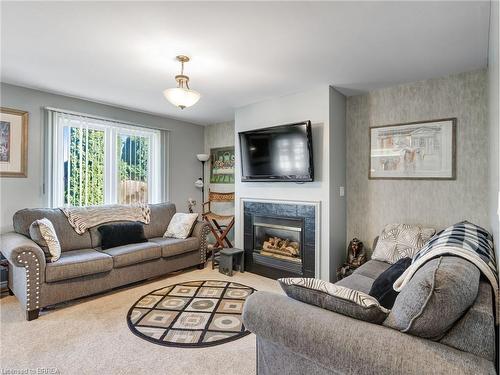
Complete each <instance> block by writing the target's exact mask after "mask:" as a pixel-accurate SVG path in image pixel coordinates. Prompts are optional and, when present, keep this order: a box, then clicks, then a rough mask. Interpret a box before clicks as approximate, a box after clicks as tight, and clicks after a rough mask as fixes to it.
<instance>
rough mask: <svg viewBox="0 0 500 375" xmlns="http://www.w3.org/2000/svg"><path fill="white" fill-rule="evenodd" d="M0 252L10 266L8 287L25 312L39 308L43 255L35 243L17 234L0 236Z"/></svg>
mask: <svg viewBox="0 0 500 375" xmlns="http://www.w3.org/2000/svg"><path fill="white" fill-rule="evenodd" d="M0 252H1V253H2V254H3V256H4V257H5V258H6V259H7V260H8V261H9V263H10V264H11V265H12V267H13V268H12V269H11V271H12V272H13V274H14V277H13V278H12V280H14V283H15V284H16V285H9V288H11V290H13V291H14V294H16V296H17V297H18V299H19V300H20V301H21V302H22V303H23V304H24V305H25V307H26V310H28V311H30V310H36V309H38V308H39V307H40V288H41V287H40V286H41V284H42V283H43V282H44V281H45V266H46V261H45V253H44V252H43V250H42V249H41V248H40V246H38V245H37V244H36V243H35V242H33V241H32V240H31V239H29V238H28V237H26V236H24V235H22V234H18V233H6V234H3V235H1V236H0Z"/></svg>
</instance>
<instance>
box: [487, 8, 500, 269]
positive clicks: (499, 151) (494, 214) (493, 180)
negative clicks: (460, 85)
mask: <svg viewBox="0 0 500 375" xmlns="http://www.w3.org/2000/svg"><path fill="white" fill-rule="evenodd" d="M490 11H491V16H490V43H489V51H488V78H489V85H488V87H489V106H488V107H489V123H490V132H489V140H490V155H489V156H490V159H489V164H490V171H489V177H490V183H489V187H490V203H489V205H490V222H491V229H492V232H493V240H494V241H495V245H496V246H495V249H496V254H497V266H498V268H499V270H500V261H499V260H500V221H499V216H498V215H499V214H500V209H499V207H500V205H499V203H500V202H499V201H498V199H499V197H500V145H499V144H500V124H499V108H498V107H499V84H498V81H499V71H498V70H499V68H498V46H499V29H498V27H499V17H500V15H499V4H498V1H492V2H491V9H490Z"/></svg>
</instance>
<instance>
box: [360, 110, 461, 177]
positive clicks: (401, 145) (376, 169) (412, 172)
mask: <svg viewBox="0 0 500 375" xmlns="http://www.w3.org/2000/svg"><path fill="white" fill-rule="evenodd" d="M456 127H457V119H456V118H455V117H453V118H444V119H437V120H426V121H415V122H408V123H402V124H392V125H381V126H373V127H370V129H369V145H370V154H369V169H368V178H369V179H370V180H455V179H456Z"/></svg>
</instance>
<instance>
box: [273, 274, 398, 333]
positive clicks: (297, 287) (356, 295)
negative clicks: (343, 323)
mask: <svg viewBox="0 0 500 375" xmlns="http://www.w3.org/2000/svg"><path fill="white" fill-rule="evenodd" d="M278 281H279V283H280V285H281V287H282V288H283V290H284V291H285V293H286V294H287V296H289V297H291V298H293V299H295V300H297V301H301V302H304V303H307V304H310V305H314V306H318V307H321V308H323V309H326V310H330V311H334V312H336V313H339V314H342V315H347V316H350V317H351V318H355V319H359V320H364V321H366V322H371V323H377V324H381V323H382V322H383V321H384V320H385V318H386V317H387V314H388V313H389V310H387V309H386V308H384V307H382V306H381V305H380V304H379V302H378V301H377V299H376V298H374V297H372V296H370V295H368V294H366V293H363V292H360V291H358V290H354V289H349V288H346V287H343V286H340V285H335V284H332V283H329V282H326V281H323V280H319V279H311V278H300V277H297V278H286V279H279V280H278Z"/></svg>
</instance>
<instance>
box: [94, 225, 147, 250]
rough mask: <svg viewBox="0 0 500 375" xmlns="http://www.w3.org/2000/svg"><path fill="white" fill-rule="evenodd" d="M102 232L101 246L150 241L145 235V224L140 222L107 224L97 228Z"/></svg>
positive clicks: (107, 247)
mask: <svg viewBox="0 0 500 375" xmlns="http://www.w3.org/2000/svg"><path fill="white" fill-rule="evenodd" d="M97 230H98V231H99V233H100V234H101V248H102V249H103V250H106V249H110V248H112V247H117V246H123V245H129V244H132V243H141V242H148V239H147V238H146V236H145V235H144V224H142V223H140V222H138V221H137V222H131V223H116V224H105V225H101V226H100V227H99V228H97Z"/></svg>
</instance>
